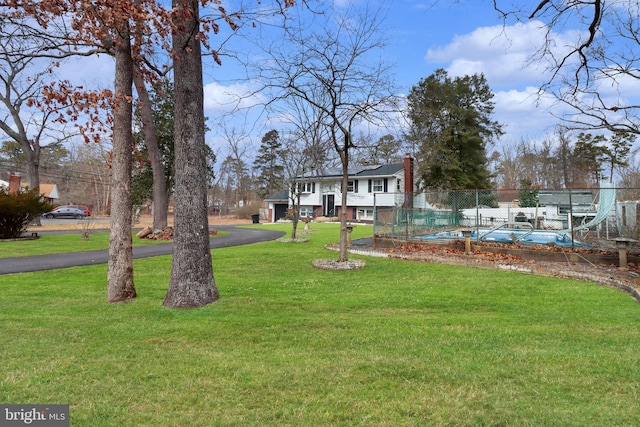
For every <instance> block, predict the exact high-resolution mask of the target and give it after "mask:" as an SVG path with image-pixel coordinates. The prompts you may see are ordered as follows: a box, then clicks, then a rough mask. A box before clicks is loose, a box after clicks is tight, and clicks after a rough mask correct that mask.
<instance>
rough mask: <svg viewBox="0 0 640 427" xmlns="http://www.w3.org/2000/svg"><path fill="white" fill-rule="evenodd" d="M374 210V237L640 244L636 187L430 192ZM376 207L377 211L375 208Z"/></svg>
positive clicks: (400, 196)
mask: <svg viewBox="0 0 640 427" xmlns="http://www.w3.org/2000/svg"><path fill="white" fill-rule="evenodd" d="M395 200H396V203H395V204H394V205H393V206H388V205H387V206H383V203H378V202H379V201H382V199H381V198H380V200H379V201H378V200H376V206H375V209H374V235H375V236H376V237H388V238H392V239H396V240H405V241H409V240H420V241H429V240H432V241H435V240H445V239H458V238H462V236H463V235H464V233H471V238H472V239H473V240H475V241H478V242H480V241H483V242H497V243H518V244H531V245H535V244H540V245H551V246H552V245H558V246H570V247H574V246H589V247H596V248H597V247H602V248H611V247H614V246H615V241H616V240H620V239H628V240H630V241H637V240H640V188H616V187H615V186H614V185H613V184H610V183H602V184H601V185H600V188H595V189H593V188H585V189H545V190H530V191H523V190H474V191H439V192H437V191H433V192H425V193H419V194H418V193H416V194H413V195H412V197H410V196H408V195H404V194H398V195H396V197H395ZM378 205H379V206H378Z"/></svg>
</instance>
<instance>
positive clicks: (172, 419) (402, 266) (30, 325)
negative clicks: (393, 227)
mask: <svg viewBox="0 0 640 427" xmlns="http://www.w3.org/2000/svg"><path fill="white" fill-rule="evenodd" d="M261 227H273V228H278V229H283V230H288V229H289V227H290V226H289V225H273V226H271V225H261ZM370 232H371V228H369V227H364V226H358V227H356V229H355V231H354V238H357V237H358V236H362V235H366V234H367V233H370ZM336 240H337V226H336V225H331V224H312V235H311V236H310V241H309V242H308V243H298V244H291V243H280V242H269V243H261V244H255V245H249V246H245V247H232V248H223V249H215V250H213V252H212V253H213V263H214V270H215V277H216V282H217V285H218V288H219V291H220V295H221V299H220V300H219V301H218V302H216V303H214V304H212V305H210V306H207V307H204V308H201V309H195V310H183V309H182V310H177V309H166V308H163V307H162V299H163V297H164V294H165V292H166V288H167V284H168V277H169V271H170V258H169V257H159V258H151V259H144V260H136V261H135V272H136V288H137V290H138V294H139V297H138V298H137V300H135V301H133V302H130V303H126V304H117V305H109V304H107V303H106V266H104V265H103V266H91V267H82V268H73V269H68V270H58V271H49V272H39V273H28V274H17V275H9V276H0V292H1V293H0V325H1V326H2V341H3V345H2V346H1V347H0V360H1V361H2V363H1V364H0V402H2V403H69V404H70V405H71V425H72V426H354V425H356V426H357V425H362V426H425V425H469V426H478V425H505V426H506V425H513V426H631V425H637V424H638V422H639V420H640V415H638V414H640V393H639V391H640V372H639V371H638V369H636V368H637V366H638V363H639V362H640V305H639V304H638V303H637V302H635V301H634V300H633V299H632V298H630V297H629V296H628V295H626V294H624V293H622V292H620V291H618V290H614V289H609V288H605V287H602V286H597V285H595V284H592V283H587V282H579V281H573V280H563V279H554V278H548V277H535V276H528V275H522V274H517V273H506V272H496V271H489V270H480V269H471V268H464V267H451V266H444V265H430V264H422V263H414V262H410V261H401V260H391V259H382V258H367V259H366V261H367V266H366V267H365V268H364V269H361V270H356V271H341V272H334V271H325V270H317V269H314V268H313V267H312V266H311V261H312V260H313V259H317V258H331V257H335V256H336V254H335V253H333V252H329V251H327V250H325V249H324V244H326V243H329V242H335V241H336ZM3 244H4V243H2V244H0V245H3ZM358 258H359V257H358Z"/></svg>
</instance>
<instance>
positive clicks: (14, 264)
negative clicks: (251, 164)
mask: <svg viewBox="0 0 640 427" xmlns="http://www.w3.org/2000/svg"><path fill="white" fill-rule="evenodd" d="M215 228H216V229H217V230H221V231H228V232H229V234H228V235H226V236H217V237H212V238H211V239H210V240H209V246H210V247H211V248H212V249H214V248H224V247H228V246H240V245H247V244H250V243H258V242H267V241H270V240H275V239H277V238H279V237H282V236H283V235H284V234H285V233H284V232H282V231H274V230H262V229H257V228H237V227H235V226H224V225H223V226H216V227H215ZM172 253H173V243H159V244H157V245H147V246H137V247H135V246H134V248H133V258H134V259H139V258H149V257H153V256H160V255H171V254H172ZM108 256H109V251H108V250H106V249H102V250H98V251H87V252H69V253H63V254H50V255H38V256H30V257H14V258H0V274H12V273H25V272H30V271H41V270H53V269H56V268H67V267H78V266H81V265H93V264H106V263H107V261H108Z"/></svg>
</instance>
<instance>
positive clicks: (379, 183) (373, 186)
mask: <svg viewBox="0 0 640 427" xmlns="http://www.w3.org/2000/svg"><path fill="white" fill-rule="evenodd" d="M387 181H388V179H387V178H384V179H382V178H379V179H370V180H369V193H386V192H387V191H388V190H387Z"/></svg>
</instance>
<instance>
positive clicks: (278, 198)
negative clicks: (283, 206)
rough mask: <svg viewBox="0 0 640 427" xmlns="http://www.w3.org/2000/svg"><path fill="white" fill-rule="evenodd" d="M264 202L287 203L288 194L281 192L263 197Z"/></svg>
mask: <svg viewBox="0 0 640 427" xmlns="http://www.w3.org/2000/svg"><path fill="white" fill-rule="evenodd" d="M264 200H265V201H267V202H282V201H289V192H288V191H281V192H279V193H276V194H272V195H270V196H267V197H265V199H264Z"/></svg>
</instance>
